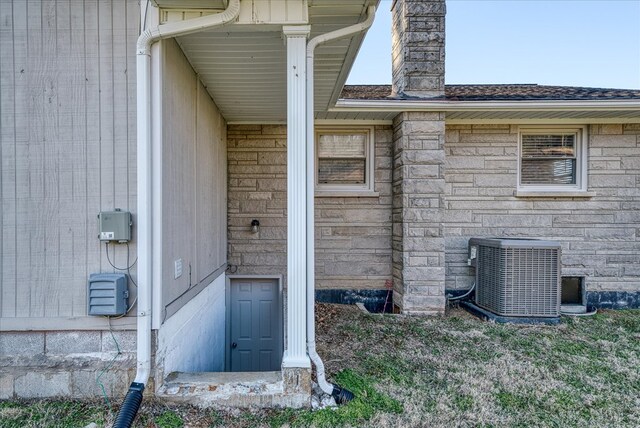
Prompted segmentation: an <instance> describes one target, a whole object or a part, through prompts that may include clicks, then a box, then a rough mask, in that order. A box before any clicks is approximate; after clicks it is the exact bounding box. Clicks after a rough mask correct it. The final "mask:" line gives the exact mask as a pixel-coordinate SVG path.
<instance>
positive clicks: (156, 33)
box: [134, 0, 240, 385]
mask: <svg viewBox="0 0 640 428" xmlns="http://www.w3.org/2000/svg"><path fill="white" fill-rule="evenodd" d="M239 12H240V0H229V5H228V6H227V8H226V9H225V10H224V12H221V13H218V14H215V15H207V16H203V17H200V18H195V19H189V20H187V21H180V22H172V23H168V24H161V25H158V26H157V27H154V28H150V29H147V30H145V31H143V32H142V34H140V37H138V44H137V59H136V61H137V63H136V66H137V70H136V73H137V75H136V82H137V97H138V105H137V127H138V145H137V156H138V164H137V169H138V188H137V189H138V220H137V223H138V314H137V315H138V319H137V328H138V331H137V360H138V363H137V372H136V378H135V380H134V382H136V383H141V384H144V385H146V383H147V381H148V380H149V375H150V374H151V304H152V303H151V289H152V280H151V278H152V263H151V260H152V256H151V255H152V250H153V246H152V242H151V233H152V227H151V222H152V216H151V207H152V205H151V204H152V198H151V192H152V189H153V186H152V169H151V45H152V44H153V43H155V42H156V41H158V40H160V39H166V38H169V37H175V36H181V35H185V34H191V33H196V32H198V31H202V30H206V29H210V28H213V27H218V26H221V25H224V24H227V23H230V22H232V21H234V20H236V19H237V18H238V14H239ZM156 315H157V316H159V315H160V314H156Z"/></svg>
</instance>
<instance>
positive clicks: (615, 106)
mask: <svg viewBox="0 0 640 428" xmlns="http://www.w3.org/2000/svg"><path fill="white" fill-rule="evenodd" d="M603 109H606V110H636V109H640V101H638V100H584V101H581V100H549V101H446V100H440V101H437V100H353V99H340V100H338V102H337V103H336V105H335V107H333V108H329V111H330V112H350V111H371V112H376V111H386V112H395V111H397V112H402V111H425V110H427V111H428V110H433V111H445V112H447V111H461V110H464V111H485V110H493V111H533V110H545V111H549V110H551V111H562V110H573V111H589V110H603Z"/></svg>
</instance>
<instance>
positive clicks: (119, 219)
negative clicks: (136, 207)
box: [98, 210, 133, 242]
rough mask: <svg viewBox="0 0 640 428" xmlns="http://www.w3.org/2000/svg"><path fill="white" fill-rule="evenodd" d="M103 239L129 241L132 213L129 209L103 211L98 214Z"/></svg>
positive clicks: (100, 237) (100, 235)
mask: <svg viewBox="0 0 640 428" xmlns="http://www.w3.org/2000/svg"><path fill="white" fill-rule="evenodd" d="M98 223H99V225H100V234H99V235H98V238H99V239H100V240H101V241H118V242H129V241H130V240H131V226H132V225H133V221H132V220H131V213H130V212H129V211H120V210H115V211H102V212H101V213H100V214H98Z"/></svg>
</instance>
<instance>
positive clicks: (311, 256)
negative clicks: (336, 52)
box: [306, 6, 376, 394]
mask: <svg viewBox="0 0 640 428" xmlns="http://www.w3.org/2000/svg"><path fill="white" fill-rule="evenodd" d="M375 15H376V8H375V6H369V8H368V9H367V18H366V19H365V20H364V21H362V22H360V23H358V24H355V25H351V26H349V27H345V28H341V29H339V30H335V31H331V32H329V33H325V34H321V35H319V36H316V37H314V38H313V39H311V40H309V43H308V44H307V108H306V110H307V111H306V114H307V116H306V120H307V351H308V352H309V358H311V361H312V362H313V364H314V365H315V366H316V376H317V378H318V385H319V386H320V388H322V390H323V391H324V392H325V393H327V394H331V393H332V392H333V385H331V384H330V383H329V382H327V379H326V377H325V374H324V363H323V362H322V359H321V358H320V356H319V355H318V352H317V351H316V322H315V300H316V299H315V200H314V191H315V180H316V179H315V129H314V118H315V117H314V105H313V103H314V101H313V90H314V85H313V60H314V51H315V48H316V47H317V46H318V45H320V44H323V43H327V42H330V41H333V40H338V39H342V38H344V37H349V36H352V35H354V34H357V33H360V32H362V31H366V30H368V29H369V27H371V24H373V19H374V18H375Z"/></svg>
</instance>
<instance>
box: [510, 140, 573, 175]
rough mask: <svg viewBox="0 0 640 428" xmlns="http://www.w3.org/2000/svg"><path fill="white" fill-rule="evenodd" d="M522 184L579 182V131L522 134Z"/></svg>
mask: <svg viewBox="0 0 640 428" xmlns="http://www.w3.org/2000/svg"><path fill="white" fill-rule="evenodd" d="M521 156H522V158H521V164H520V183H521V184H524V185H529V184H538V185H567V184H576V160H577V159H576V134H575V133H574V134H523V135H522V151H521Z"/></svg>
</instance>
